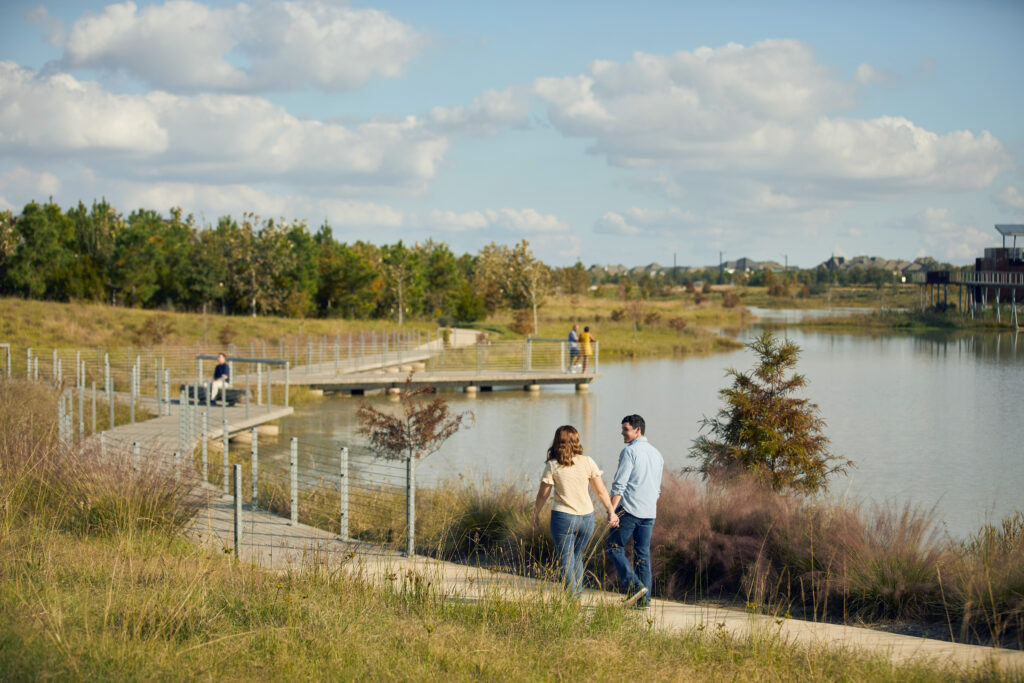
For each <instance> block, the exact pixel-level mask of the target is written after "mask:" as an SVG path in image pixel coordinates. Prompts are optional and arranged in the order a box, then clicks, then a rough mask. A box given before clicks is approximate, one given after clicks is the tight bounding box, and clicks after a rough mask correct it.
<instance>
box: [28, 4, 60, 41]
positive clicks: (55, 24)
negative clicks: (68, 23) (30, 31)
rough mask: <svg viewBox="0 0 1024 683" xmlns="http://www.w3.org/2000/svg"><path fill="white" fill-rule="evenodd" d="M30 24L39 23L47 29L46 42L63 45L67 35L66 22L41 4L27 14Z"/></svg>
mask: <svg viewBox="0 0 1024 683" xmlns="http://www.w3.org/2000/svg"><path fill="white" fill-rule="evenodd" d="M25 20H26V21H27V22H29V23H30V24H39V25H41V26H42V27H43V28H45V29H46V42H48V43H49V44H50V45H61V44H62V43H63V42H64V40H65V39H66V37H67V33H66V32H65V30H64V24H63V22H61V20H60V19H57V18H56V17H54V16H53V15H51V14H50V12H49V10H47V9H46V8H45V7H43V6H42V5H40V6H39V7H36V8H35V9H32V10H31V11H29V12H28V13H27V14H26V15H25Z"/></svg>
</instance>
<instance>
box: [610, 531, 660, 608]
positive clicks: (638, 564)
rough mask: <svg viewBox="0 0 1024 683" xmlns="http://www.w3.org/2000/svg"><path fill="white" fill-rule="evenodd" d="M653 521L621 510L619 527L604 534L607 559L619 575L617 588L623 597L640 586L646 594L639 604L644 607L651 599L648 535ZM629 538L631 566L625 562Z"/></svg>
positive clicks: (649, 537)
mask: <svg viewBox="0 0 1024 683" xmlns="http://www.w3.org/2000/svg"><path fill="white" fill-rule="evenodd" d="M652 531H654V518H651V519H645V518H643V517H634V516H633V515H631V514H629V513H628V512H625V511H620V512H619V526H618V528H617V529H612V530H611V533H609V534H608V559H609V560H611V561H612V566H614V567H615V573H616V574H618V576H619V589H620V590H621V591H623V592H624V593H627V594H632V593H635V592H636V591H638V590H640V587H641V586H644V587H646V588H647V595H645V596H644V597H643V599H642V600H641V601H640V604H647V602H649V600H650V597H651V590H652V588H653V587H652V585H651V532H652ZM631 538H632V539H633V566H630V565H629V562H628V560H627V559H626V543H627V542H628V541H629V539H631Z"/></svg>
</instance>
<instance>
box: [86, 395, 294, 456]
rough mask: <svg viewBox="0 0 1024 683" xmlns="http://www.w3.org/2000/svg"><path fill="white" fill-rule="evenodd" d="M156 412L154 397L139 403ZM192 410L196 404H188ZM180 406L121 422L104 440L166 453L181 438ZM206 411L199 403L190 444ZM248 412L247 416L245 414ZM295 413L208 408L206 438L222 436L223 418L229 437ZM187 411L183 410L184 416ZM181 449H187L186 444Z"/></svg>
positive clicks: (265, 408)
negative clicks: (202, 413)
mask: <svg viewBox="0 0 1024 683" xmlns="http://www.w3.org/2000/svg"><path fill="white" fill-rule="evenodd" d="M139 405H142V406H145V407H146V408H149V409H150V410H152V411H154V412H156V410H157V407H156V400H155V399H153V398H152V397H146V398H144V399H142V400H141V401H140V402H139ZM191 409H192V411H196V406H194V405H193V406H191ZM181 410H182V406H181V404H180V403H178V402H177V401H173V402H172V404H171V414H170V415H164V416H161V417H154V418H152V419H149V420H144V421H138V422H136V423H135V424H125V425H120V426H118V427H114V428H113V429H108V430H106V431H105V432H104V439H105V440H106V441H108V442H109V443H111V444H122V445H124V444H132V443H138V444H139V445H140V446H141V447H142V449H143V450H144V451H147V452H160V453H168V452H171V451H175V450H178V448H179V443H180V439H181V438H182V436H181V435H182V422H181ZM204 410H206V406H205V405H201V406H199V409H198V411H196V412H197V414H196V416H195V424H196V425H197V427H196V428H194V430H193V434H192V440H193V445H195V443H197V442H198V441H199V439H200V438H201V437H202V434H201V432H200V430H199V428H198V425H201V424H202V423H201V421H200V420H201V418H200V414H201V412H202V411H204ZM246 412H248V415H247V414H246ZM293 412H295V409H294V408H291V407H285V406H273V405H272V406H269V410H268V406H265V405H255V404H253V405H250V406H249V409H248V411H246V408H245V406H244V405H236V406H220V405H214V406H211V407H210V413H209V416H208V423H207V427H208V428H207V437H208V438H209V439H211V440H214V439H220V438H222V437H223V436H224V421H225V420H226V421H227V430H228V435H229V436H234V435H236V434H239V433H240V432H245V431H247V430H250V429H252V428H253V427H259V426H260V425H263V424H266V423H268V422H272V421H274V420H278V419H280V418H282V417H286V416H288V415H291V414H292V413H293ZM187 416H188V413H187V412H186V417H187ZM185 450H189V449H188V448H187V447H186V449H185Z"/></svg>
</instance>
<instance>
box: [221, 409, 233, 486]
mask: <svg viewBox="0 0 1024 683" xmlns="http://www.w3.org/2000/svg"><path fill="white" fill-rule="evenodd" d="M221 427H222V429H223V430H224V481H223V482H221V487H222V488H223V489H224V493H227V492H228V478H229V475H230V472H229V470H230V467H231V465H230V463H228V454H229V451H230V444H231V439H230V437H229V436H228V420H227V418H224V419H223V420H222V421H221Z"/></svg>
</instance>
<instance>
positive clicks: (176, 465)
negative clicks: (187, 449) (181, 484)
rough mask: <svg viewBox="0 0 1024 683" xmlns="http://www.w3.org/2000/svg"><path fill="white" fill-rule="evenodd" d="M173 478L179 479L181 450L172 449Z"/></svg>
mask: <svg viewBox="0 0 1024 683" xmlns="http://www.w3.org/2000/svg"><path fill="white" fill-rule="evenodd" d="M173 459H174V479H175V480H176V481H180V480H181V451H174V455H173Z"/></svg>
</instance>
